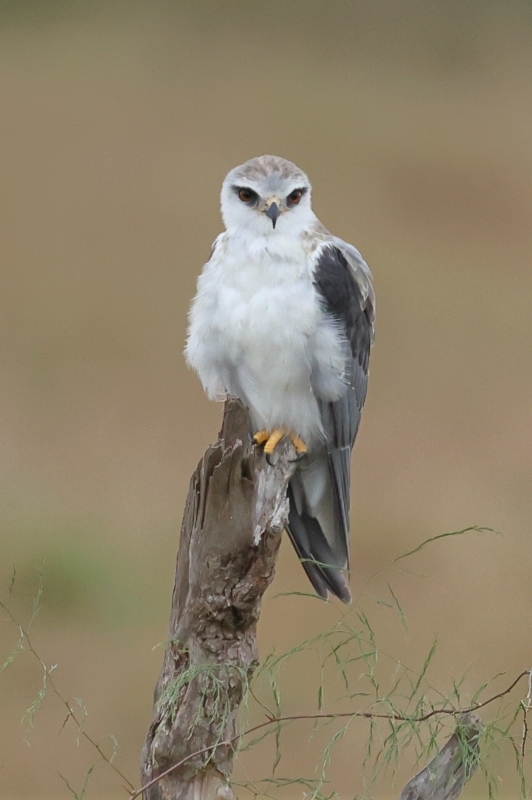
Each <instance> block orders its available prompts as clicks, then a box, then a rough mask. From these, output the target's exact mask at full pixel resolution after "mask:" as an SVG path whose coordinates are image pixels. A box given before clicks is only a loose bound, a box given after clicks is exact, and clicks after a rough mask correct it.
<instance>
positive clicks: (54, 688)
mask: <svg viewBox="0 0 532 800" xmlns="http://www.w3.org/2000/svg"><path fill="white" fill-rule="evenodd" d="M0 608H2V609H3V610H4V611H5V612H6V614H8V615H9V618H10V620H11V622H13V624H14V625H16V626H17V627H18V628H19V630H20V632H21V635H22V636H23V637H24V639H25V640H26V642H27V644H28V651H29V652H30V653H31V654H32V656H33V657H34V658H36V659H37V661H38V662H39V664H40V665H41V667H42V669H43V671H44V674H45V675H46V680H47V683H48V685H49V686H50V687H51V689H52V691H53V693H54V694H55V696H56V697H57V698H58V699H59V700H60V701H61V703H62V704H63V705H64V706H65V707H66V709H67V711H68V714H67V718H66V719H65V722H64V723H63V727H64V725H65V724H66V722H67V721H68V719H69V718H71V719H72V720H73V721H74V723H75V724H76V725H77V726H78V732H79V734H80V735H81V736H83V738H84V739H85V740H86V741H87V742H89V744H90V745H92V747H94V749H95V750H96V751H97V752H98V754H99V755H100V757H101V759H102V760H103V761H105V763H106V764H108V765H109V766H110V767H111V768H112V769H113V770H114V771H115V773H116V774H117V775H119V776H120V778H122V780H123V781H125V782H126V783H127V785H128V786H129V790H128V791H130V790H131V791H132V790H133V788H134V787H133V784H132V783H131V781H130V780H129V779H128V778H126V776H125V775H124V774H123V773H122V772H121V771H120V770H119V769H118V767H117V766H116V765H115V764H113V762H112V760H111V759H110V758H109V757H108V756H106V754H105V753H104V751H103V750H102V748H101V747H100V745H99V744H98V742H97V741H95V740H94V739H93V738H92V736H90V735H89V734H88V733H87V732H86V731H84V730H83V722H82V720H80V719H79V718H78V717H77V716H76V713H75V711H74V709H73V708H72V707H71V705H70V703H69V701H68V700H66V699H65V698H64V697H63V695H62V694H61V692H60V691H59V689H58V688H57V686H56V684H55V681H54V679H53V678H52V677H51V672H52V668H50V669H49V668H48V667H47V666H46V664H45V663H44V661H43V660H42V658H41V657H40V655H39V654H38V652H37V651H36V650H35V648H34V646H33V643H32V641H31V639H30V636H29V634H28V632H27V631H26V629H25V628H23V627H22V625H21V624H20V623H19V622H18V621H17V620H16V618H15V617H14V616H13V614H12V612H11V611H10V609H9V607H8V606H6V604H5V603H3V602H2V601H1V600H0Z"/></svg>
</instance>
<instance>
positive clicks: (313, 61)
mask: <svg viewBox="0 0 532 800" xmlns="http://www.w3.org/2000/svg"><path fill="white" fill-rule="evenodd" d="M531 40H532V9H531V7H530V4H529V3H527V2H517V0H516V1H515V2H512V1H509V2H507V3H497V2H471V3H457V2H428V1H425V2H421V0H420V1H419V2H406V3H402V4H400V6H398V5H396V4H393V3H391V2H385V1H384V0H383V1H382V2H376V3H375V2H371V3H370V2H369V0H367V1H366V2H357V3H344V2H332V3H325V2H315V1H314V0H307V1H306V2H304V3H303V2H300V0H294V2H291V3H286V2H281V0H272V1H271V2H269V3H268V4H250V3H244V2H224V3H214V2H211V3H206V2H194V3H186V2H182V3H164V2H153V3H151V4H149V6H147V5H146V4H143V3H137V2H128V3H120V2H111V3H108V2H107V3H103V2H101V3H97V2H95V3H90V2H89V3H75V2H70V3H69V2H62V3H60V2H50V3H48V2H33V3H30V2H28V3H24V2H12V3H9V2H4V3H1V4H0V79H1V83H2V86H3V113H2V119H1V121H0V141H1V148H0V175H1V180H2V188H3V191H2V193H1V195H0V236H1V240H2V243H3V244H2V250H3V257H2V266H1V270H2V292H1V295H0V363H1V367H2V382H1V386H0V430H1V432H2V444H3V446H2V450H1V452H0V476H1V483H0V487H1V488H0V551H1V552H2V568H1V569H2V574H1V576H0V579H1V580H2V582H3V585H4V586H5V587H6V588H7V584H8V582H9V575H10V569H9V564H10V562H14V563H15V564H16V567H17V584H16V592H17V598H18V600H17V601H16V602H17V603H18V606H17V607H18V608H21V609H22V608H23V607H25V604H27V603H29V602H30V601H31V597H32V596H33V592H34V589H35V565H36V564H37V563H38V562H39V560H40V559H41V558H43V559H44V597H43V609H42V612H41V616H40V617H39V618H38V620H37V622H36V626H37V627H36V633H35V635H36V637H37V639H38V642H39V646H40V647H41V648H42V652H43V658H44V659H45V660H46V662H47V663H50V664H51V663H56V662H58V663H59V667H58V670H59V672H58V677H59V678H60V679H61V681H63V682H64V686H65V693H66V694H69V693H71V694H72V695H74V696H81V697H82V698H83V700H84V702H85V703H86V705H87V707H88V709H89V724H90V726H91V728H92V730H93V731H96V732H97V735H100V734H102V735H103V734H106V733H109V732H113V733H115V734H116V735H117V736H118V738H119V740H120V742H121V750H120V756H119V758H120V760H121V766H122V767H123V768H124V770H125V771H127V773H128V774H129V775H131V776H132V777H133V778H134V776H135V775H136V773H137V762H138V754H139V751H140V747H141V744H142V739H143V736H144V733H145V730H146V728H147V725H148V721H149V714H150V705H151V695H152V688H153V684H154V682H155V679H156V676H157V672H158V668H159V663H160V659H161V651H160V650H156V651H154V652H152V650H151V648H152V646H153V645H156V644H157V643H158V642H161V641H162V640H164V637H165V632H166V620H167V610H168V607H169V603H170V591H171V585H172V577H173V569H174V557H175V551H176V547H177V536H178V531H179V525H180V517H181V510H182V507H183V503H184V498H185V495H186V491H187V486H188V478H189V475H190V473H191V472H192V470H193V468H194V466H195V464H196V462H197V460H198V459H199V457H200V455H201V453H202V452H203V449H204V447H205V446H206V445H207V444H208V443H209V442H210V441H212V440H213V439H214V437H215V435H216V431H217V430H218V425H219V421H220V407H219V406H216V405H214V404H208V403H207V401H206V400H205V399H204V397H203V394H202V391H201V387H200V386H199V385H198V382H197V380H196V379H195V378H194V376H192V375H191V374H190V373H188V372H187V371H186V369H185V367H184V364H183V360H182V357H181V350H182V346H183V340H184V335H185V327H186V311H187V307H188V304H189V301H190V298H191V296H192V294H193V291H194V282H195V278H196V275H197V273H198V271H199V269H200V268H201V264H202V263H203V262H204V260H205V259H206V258H207V257H208V254H209V249H210V243H211V241H212V239H213V238H214V236H215V235H216V234H217V233H218V232H219V230H220V220H219V214H218V199H217V198H218V193H219V187H220V183H221V180H222V179H223V177H224V175H225V173H226V172H227V171H228V170H229V169H230V168H231V167H232V166H234V165H235V164H237V163H241V162H242V161H244V160H245V159H247V158H249V157H251V156H253V155H257V154H259V153H262V152H274V153H278V154H280V155H284V156H285V157H288V158H292V159H293V160H294V161H296V162H297V163H298V164H300V165H301V166H302V167H303V168H304V169H305V170H307V171H308V173H309V174H310V176H311V179H312V181H313V185H314V204H315V208H316V210H317V213H318V214H319V215H320V217H321V218H322V220H323V222H324V223H325V224H326V225H328V226H329V227H330V228H331V229H333V230H334V232H335V233H338V234H339V235H341V236H343V237H345V238H347V239H349V240H350V241H353V242H354V243H355V244H356V245H357V246H358V247H359V248H360V249H361V250H362V252H363V253H364V255H365V257H366V258H367V260H368V261H369V263H370V265H371V266H372V268H373V271H374V274H375V278H376V286H377V293H378V333H377V342H376V345H375V349H374V353H373V357H372V368H371V381H370V392H369V396H368V402H367V408H366V410H365V413H364V422H363V425H362V429H361V433H360V436H359V441H358V442H357V446H356V448H355V457H354V476H353V506H354V508H353V526H352V527H353V541H352V553H353V558H352V560H353V577H352V583H353V588H354V591H355V594H356V593H357V592H359V591H360V592H362V591H363V590H364V587H367V582H368V581H369V579H370V577H371V576H372V575H374V574H375V573H376V577H375V578H374V579H373V581H372V582H371V583H370V584H369V586H368V587H367V592H368V595H367V596H366V597H365V598H363V600H362V602H363V603H366V604H368V609H367V610H368V614H369V613H371V615H372V619H373V620H374V624H375V625H376V626H377V628H378V630H379V633H380V635H381V638H383V639H384V641H385V642H386V647H387V649H388V650H389V651H393V653H394V655H396V657H397V658H404V659H408V660H409V661H412V662H415V661H416V660H417V659H420V658H421V659H422V657H423V654H424V653H426V650H427V649H428V647H430V643H431V642H432V640H433V638H434V635H435V634H438V635H439V637H440V648H439V653H438V660H437V664H436V666H435V670H436V672H435V675H434V680H435V681H437V682H441V683H442V684H446V682H447V681H448V680H449V676H450V675H451V674H452V675H454V676H455V677H456V675H459V674H462V672H464V671H465V670H466V669H469V672H468V677H467V680H466V691H470V692H473V691H474V690H475V689H476V687H477V685H478V684H479V683H481V682H482V681H483V680H486V679H488V678H490V677H491V676H492V675H493V674H495V673H496V672H499V671H502V670H508V671H509V672H510V673H511V672H512V671H519V670H520V669H522V668H523V667H524V666H525V667H526V666H527V664H528V660H529V657H530V655H529V646H528V638H527V636H526V633H524V631H525V632H526V630H527V627H528V619H529V616H530V607H531V601H532V592H531V590H530V556H529V551H530V548H529V534H530V496H531V492H532V455H531V448H530V431H531V429H532V410H531V409H532V404H531V402H530V397H531V390H532V372H531V369H530V364H531V363H532V337H531V323H530V306H531V301H532V273H531V271H530V252H531V244H532V231H531V227H530V207H531V201H532V189H531V186H532V183H531V180H530V179H531V172H532V153H531V150H530V134H531V128H532V106H531V105H530V96H531V88H532V86H531V83H532V78H531V76H532V71H531V60H532V55H531V53H532V51H531ZM471 524H484V525H489V526H492V527H494V528H497V529H500V530H502V531H503V532H504V533H505V537H504V538H503V539H499V538H495V537H478V536H472V537H467V538H460V540H456V541H447V542H444V543H442V542H440V543H438V544H434V545H433V546H432V547H430V548H427V549H426V551H423V552H422V553H420V554H419V555H416V556H413V557H412V559H408V562H405V564H404V565H405V566H408V568H409V569H411V570H415V573H416V574H411V573H409V572H403V571H401V572H397V571H395V570H393V571H390V568H389V565H390V563H391V562H392V560H393V558H395V557H396V556H398V555H400V554H401V553H402V552H405V551H407V550H411V549H413V548H414V547H416V545H417V544H419V543H420V542H421V541H423V540H424V539H426V538H428V537H429V536H434V535H437V534H440V533H442V532H445V531H450V530H457V529H460V528H463V527H465V526H467V525H471ZM424 575H425V576H426V577H424ZM389 580H393V587H394V591H395V592H396V594H397V596H398V598H399V599H400V602H401V607H403V608H404V609H405V614H406V617H407V620H408V626H409V633H408V635H407V636H406V637H405V633H404V631H403V629H402V626H401V622H400V620H399V619H398V618H397V615H395V617H393V619H392V615H391V614H390V615H388V612H386V611H385V610H384V609H382V608H378V607H375V605H374V603H373V601H372V600H371V597H370V595H374V596H375V597H377V598H379V597H384V596H385V595H386V593H387V589H386V583H387V581H389ZM307 588H308V587H307V585H306V583H305V579H304V576H303V574H302V570H301V568H300V566H299V565H298V564H297V562H296V560H295V558H294V556H293V554H292V553H291V551H290V548H289V547H287V546H285V547H284V548H283V553H282V556H281V562H280V565H279V569H278V575H277V578H276V582H275V585H274V587H273V588H272V590H270V593H269V596H268V598H267V600H266V601H265V605H264V612H263V618H262V621H261V647H262V652H263V653H267V652H269V651H270V650H272V649H273V648H274V647H277V648H279V649H289V648H291V647H293V646H294V643H295V642H297V641H299V640H300V639H302V638H306V637H307V636H310V635H312V633H313V632H316V631H320V630H323V629H325V628H326V627H327V626H330V625H331V624H333V623H334V621H335V620H336V618H337V616H338V608H337V607H336V606H335V605H334V604H331V605H324V604H319V603H317V602H316V601H313V600H312V599H305V598H297V597H276V595H277V594H278V593H280V592H286V591H290V590H298V591H306V590H307ZM386 596H387V595H386ZM280 621H282V624H280ZM3 629H4V628H2V630H3ZM6 631H7V629H6ZM10 635H11V634H8V633H7V632H6V637H5V640H6V641H5V643H4V639H2V653H1V655H2V656H4V646H5V651H6V652H8V651H9V648H10V647H11V645H12V643H11V641H10V640H9V637H10ZM2 660H3V658H2ZM303 672H304V669H303V667H301V668H300V669H298V670H296V671H294V678H293V679H292V680H291V682H290V680H288V679H287V680H288V688H289V695H288V697H289V702H290V704H291V705H292V706H293V707H294V708H298V709H308V708H309V707H310V708H312V704H313V703H314V694H313V691H314V688H313V686H312V685H311V681H310V680H309V681H308V682H305V681H303V680H301V675H302V674H303ZM1 680H2V683H0V693H1V697H2V702H3V704H4V712H5V719H4V723H3V725H2V728H1V729H0V750H1V754H2V756H3V768H2V771H1V772H0V796H2V797H8V796H18V797H31V796H37V795H38V796H43V797H44V796H46V795H48V796H54V797H61V796H63V795H64V787H63V785H62V783H61V781H60V780H59V778H58V776H57V772H58V771H60V772H62V773H63V774H66V775H67V777H68V779H69V780H70V782H71V783H73V782H75V781H76V780H77V781H78V785H81V782H82V777H83V774H84V771H86V769H87V768H88V766H89V765H90V763H92V761H91V756H90V754H89V753H87V752H86V751H85V750H84V747H83V746H82V747H80V748H77V747H76V745H75V736H74V734H73V732H69V731H68V730H67V731H64V732H63V733H61V736H60V737H59V738H57V736H56V734H57V733H58V731H59V728H60V725H61V721H62V719H61V713H60V711H58V710H57V709H56V708H54V706H53V703H52V702H51V701H50V702H49V703H46V704H45V706H44V707H43V709H42V710H41V711H40V712H39V714H38V716H37V719H36V728H35V731H34V734H33V741H32V745H31V747H30V749H28V748H27V747H26V745H24V744H23V738H24V731H23V730H22V729H21V728H20V725H19V721H20V718H21V716H22V713H23V710H24V708H26V707H27V706H28V705H29V704H30V703H31V700H32V697H33V695H34V694H35V692H36V691H37V688H38V675H37V674H36V673H35V672H33V671H32V669H31V668H30V667H29V666H26V665H25V662H23V661H22V660H20V661H19V662H17V665H16V668H15V666H14V667H13V668H10V670H8V671H7V672H6V673H5V674H4V675H3V676H2V679H1ZM362 734H363V732H361V729H357V730H356V731H353V732H352V733H351V732H350V733H349V735H348V736H347V737H346V738H345V740H344V742H343V743H342V745H341V748H340V753H341V757H338V760H337V761H334V762H333V767H334V769H333V773H334V777H335V781H336V783H337V786H338V788H339V790H340V791H342V792H348V791H351V793H352V791H353V781H354V780H356V776H354V775H353V772H352V765H353V763H355V762H356V759H357V758H359V757H360V753H361V741H362V740H361V738H360V737H361V736H362ZM287 735H288V734H287ZM291 735H292V736H293V737H294V738H292V739H290V738H288V739H287V750H288V759H289V764H288V766H290V767H291V768H292V769H297V764H298V758H299V755H298V756H297V758H296V749H297V745H298V743H299V742H300V737H298V736H297V734H296V732H295V729H294V732H293V733H292V734H291ZM249 768H250V770H253V769H254V768H257V764H256V763H254V762H253V761H252V762H251V764H250V767H249ZM475 780H477V779H475ZM388 789H389V787H386V786H385V785H384V784H383V786H382V791H383V796H385V795H386V794H388ZM474 790H475V786H473V788H472V791H474ZM113 793H114V794H113ZM119 793H120V790H119V789H117V788H116V783H115V782H113V778H112V776H111V775H109V774H108V773H107V772H106V771H105V770H103V769H102V770H99V769H97V770H96V772H95V774H94V776H93V777H91V782H90V783H89V795H88V796H89V797H90V796H97V797H104V796H105V795H107V796H110V795H111V794H113V796H118V794H119ZM471 796H473V795H471Z"/></svg>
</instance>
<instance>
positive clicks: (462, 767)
mask: <svg viewBox="0 0 532 800" xmlns="http://www.w3.org/2000/svg"><path fill="white" fill-rule="evenodd" d="M480 729H481V722H480V719H479V718H478V717H477V716H475V715H474V714H462V716H461V717H459V719H458V721H457V725H456V730H455V732H454V733H453V735H452V736H451V738H450V739H449V741H448V742H446V744H444V746H443V747H442V749H441V750H440V752H439V753H438V754H437V755H436V756H435V757H434V758H433V759H432V761H431V762H430V764H429V765H428V766H426V767H425V769H422V770H421V772H418V774H417V775H416V776H415V777H414V778H412V780H411V781H409V782H408V783H407V784H406V786H405V788H404V789H403V791H402V792H401V796H400V797H399V800H456V798H457V797H459V796H460V795H461V794H462V790H463V788H464V786H465V784H466V783H467V781H468V780H469V778H470V777H471V775H472V774H473V772H474V771H475V769H476V766H477V763H478V738H479V734H480Z"/></svg>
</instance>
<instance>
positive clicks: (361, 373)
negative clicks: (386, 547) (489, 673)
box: [314, 246, 372, 559]
mask: <svg viewBox="0 0 532 800" xmlns="http://www.w3.org/2000/svg"><path fill="white" fill-rule="evenodd" d="M314 284H315V286H316V289H317V290H318V292H319V293H320V295H321V298H322V302H323V307H324V310H325V311H326V312H327V313H328V314H330V315H331V316H332V317H333V318H334V319H335V320H336V322H337V323H338V325H339V327H340V330H341V331H342V332H343V334H344V335H345V338H346V341H347V343H348V345H349V348H348V349H349V353H348V361H347V364H346V381H347V384H348V388H347V392H346V393H345V394H344V395H343V396H342V397H341V398H340V399H339V400H337V401H336V402H328V401H325V400H322V399H320V398H319V397H318V398H317V399H318V403H319V406H320V413H321V417H322V423H323V428H324V431H325V434H326V436H327V451H328V454H329V466H330V469H331V477H332V479H333V481H332V482H333V486H334V491H335V495H336V500H337V503H335V507H336V508H337V510H338V512H339V516H340V520H339V522H340V525H339V528H340V531H341V533H342V540H343V544H344V548H345V555H346V559H347V558H348V549H349V483H350V458H351V449H352V447H353V444H354V442H355V438H356V435H357V432H358V427H359V425H360V416H361V413H362V407H363V405H364V401H365V399H366V391H367V385H368V364H369V353H370V348H371V341H372V317H371V314H372V309H371V308H369V307H366V304H365V301H364V298H363V295H362V291H361V289H360V287H359V286H358V284H357V282H356V280H355V277H354V274H353V272H352V270H351V269H350V267H349V264H348V262H347V260H346V258H345V256H344V255H343V253H342V252H341V251H340V250H339V249H338V248H337V247H333V246H329V247H325V248H324V249H323V251H322V253H321V255H320V258H319V260H318V263H317V266H316V271H315V276H314ZM335 528H336V530H338V528H337V527H336V524H335Z"/></svg>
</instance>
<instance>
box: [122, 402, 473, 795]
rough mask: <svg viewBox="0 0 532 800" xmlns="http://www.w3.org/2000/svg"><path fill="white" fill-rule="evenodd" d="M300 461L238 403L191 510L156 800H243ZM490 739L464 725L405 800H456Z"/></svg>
mask: <svg viewBox="0 0 532 800" xmlns="http://www.w3.org/2000/svg"><path fill="white" fill-rule="evenodd" d="M295 455H296V454H295V450H294V448H293V446H292V445H291V444H290V443H289V442H285V443H282V444H281V445H280V446H279V447H278V450H277V453H276V457H275V458H276V461H275V464H274V465H271V464H269V463H268V462H267V460H266V458H265V456H264V454H263V453H262V450H260V449H258V448H256V447H255V446H254V445H253V443H252V440H251V436H250V420H249V415H248V413H247V411H246V409H245V408H244V407H243V406H242V404H241V403H239V402H238V401H236V400H230V401H228V402H227V403H226V406H225V412H224V420H223V426H222V430H221V433H220V437H219V440H218V442H217V443H216V445H214V446H213V447H209V448H208V450H207V451H206V453H205V455H204V456H203V458H202V460H201V461H200V463H199V465H198V467H197V469H196V471H195V473H194V475H193V476H192V480H191V484H190V489H189V493H188V498H187V503H186V507H185V514H184V518H183V525H182V529H181V539H180V543H179V553H178V558H177V567H176V575H175V583H174V590H173V595H172V609H171V614H170V629H169V634H168V641H167V644H166V650H165V654H164V660H163V666H162V671H161V675H160V677H159V680H158V681H157V685H156V687H155V704H154V712H153V719H152V722H151V725H150V728H149V731H148V734H147V737H146V742H145V744H144V748H143V752H142V762H141V779H142V787H143V788H144V791H143V793H142V794H143V798H144V800H216V798H219V800H229V798H230V797H231V796H232V792H231V790H230V788H229V784H228V781H229V777H230V775H231V771H232V766H233V754H234V748H235V747H236V744H237V741H238V727H237V716H238V710H239V707H240V703H241V701H242V699H243V696H244V693H245V690H246V687H247V685H248V684H249V681H250V679H251V676H252V674H253V671H254V670H255V668H256V666H257V664H258V653H257V642H256V625H257V620H258V618H259V612H260V605H261V601H262V596H263V594H264V592H265V591H266V589H267V588H268V586H269V585H270V583H271V581H272V579H273V576H274V570H275V563H276V559H277V553H278V550H279V545H280V543H281V534H282V531H283V529H284V527H285V524H286V521H287V517H288V502H287V498H286V491H287V487H288V482H289V480H290V478H291V476H292V474H293V471H294V468H295V467H294V459H295ZM355 713H356V712H355ZM265 724H268V723H265ZM479 731H480V720H479V719H478V717H475V716H474V715H472V714H464V715H462V717H461V718H459V719H458V721H457V728H456V731H455V733H454V734H453V735H452V736H451V738H450V739H449V741H448V742H447V743H446V744H445V745H444V747H443V748H442V749H441V750H440V752H439V753H438V754H437V755H436V757H435V758H434V759H433V760H432V761H431V762H430V764H429V765H428V766H427V767H425V769H423V770H422V771H421V772H420V773H419V774H418V775H416V776H415V777H414V778H413V779H412V780H411V781H410V782H409V783H408V784H407V785H406V786H405V788H404V789H403V791H402V793H401V796H400V798H399V800H456V798H457V797H458V796H459V795H460V794H461V792H462V789H463V787H464V784H465V783H466V782H467V780H469V778H470V776H471V774H472V772H473V771H474V769H475V766H476V763H477V756H478V736H479ZM140 791H141V790H139V792H136V793H134V794H133V795H132V797H138V795H139V794H140Z"/></svg>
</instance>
